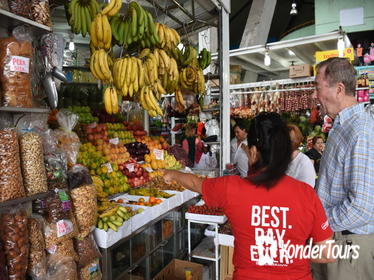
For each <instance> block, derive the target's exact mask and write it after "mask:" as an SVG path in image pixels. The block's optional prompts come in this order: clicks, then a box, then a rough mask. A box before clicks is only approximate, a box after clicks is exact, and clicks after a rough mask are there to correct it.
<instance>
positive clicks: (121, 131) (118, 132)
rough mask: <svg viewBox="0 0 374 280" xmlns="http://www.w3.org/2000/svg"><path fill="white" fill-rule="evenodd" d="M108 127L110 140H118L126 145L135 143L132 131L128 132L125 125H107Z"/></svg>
mask: <svg viewBox="0 0 374 280" xmlns="http://www.w3.org/2000/svg"><path fill="white" fill-rule="evenodd" d="M106 127H107V129H108V136H109V138H110V139H113V138H118V139H119V140H120V141H121V142H122V143H124V144H127V143H132V142H135V138H134V136H133V133H132V131H126V130H125V125H124V124H123V123H107V124H106Z"/></svg>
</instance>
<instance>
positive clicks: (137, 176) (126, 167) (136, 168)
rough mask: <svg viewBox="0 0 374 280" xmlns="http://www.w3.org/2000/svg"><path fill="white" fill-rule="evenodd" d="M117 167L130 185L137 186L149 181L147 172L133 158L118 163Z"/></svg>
mask: <svg viewBox="0 0 374 280" xmlns="http://www.w3.org/2000/svg"><path fill="white" fill-rule="evenodd" d="M118 168H119V170H121V171H122V173H123V174H124V175H125V176H126V177H127V178H128V183H129V184H130V186H131V187H139V186H142V185H144V184H145V183H146V182H148V181H149V175H148V172H147V171H145V170H144V168H143V167H142V166H141V165H140V164H138V163H137V162H136V161H135V160H133V159H129V160H128V161H126V162H125V163H124V164H120V165H119V167H118Z"/></svg>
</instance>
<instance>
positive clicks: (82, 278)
mask: <svg viewBox="0 0 374 280" xmlns="http://www.w3.org/2000/svg"><path fill="white" fill-rule="evenodd" d="M101 279H102V274H101V271H100V260H99V259H96V260H94V261H93V262H91V263H90V264H88V265H86V266H84V267H82V268H81V269H79V280H101Z"/></svg>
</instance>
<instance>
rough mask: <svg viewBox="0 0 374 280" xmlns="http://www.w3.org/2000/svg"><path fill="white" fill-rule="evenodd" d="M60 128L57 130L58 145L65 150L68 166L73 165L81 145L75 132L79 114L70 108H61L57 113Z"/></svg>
mask: <svg viewBox="0 0 374 280" xmlns="http://www.w3.org/2000/svg"><path fill="white" fill-rule="evenodd" d="M56 118H57V121H58V124H59V125H60V129H58V130H56V131H55V136H56V138H57V140H58V147H59V148H60V149H61V150H62V151H64V153H65V155H66V159H67V164H68V167H72V166H73V165H74V164H75V163H76V161H77V156H78V152H79V147H80V144H81V143H80V141H79V137H78V135H77V134H76V133H75V132H73V129H74V127H75V126H76V124H77V123H78V116H77V115H76V114H74V113H72V112H70V111H68V110H61V111H60V112H58V113H57V115H56Z"/></svg>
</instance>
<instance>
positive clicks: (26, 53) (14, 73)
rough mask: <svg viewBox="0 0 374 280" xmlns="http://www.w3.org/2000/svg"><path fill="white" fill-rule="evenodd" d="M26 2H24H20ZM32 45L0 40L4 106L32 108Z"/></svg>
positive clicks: (0, 75)
mask: <svg viewBox="0 0 374 280" xmlns="http://www.w3.org/2000/svg"><path fill="white" fill-rule="evenodd" d="M19 2H24V1H19ZM31 60H32V45H31V43H30V42H28V41H18V40H16V39H15V38H14V37H10V38H5V39H2V40H0V81H1V97H2V104H3V106H13V107H32V105H33V104H32V90H31Z"/></svg>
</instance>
